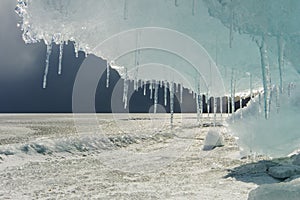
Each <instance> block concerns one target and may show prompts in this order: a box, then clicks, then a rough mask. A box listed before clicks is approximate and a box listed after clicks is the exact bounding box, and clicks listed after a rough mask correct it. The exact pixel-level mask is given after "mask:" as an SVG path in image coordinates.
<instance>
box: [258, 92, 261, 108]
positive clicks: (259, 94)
mask: <svg viewBox="0 0 300 200" xmlns="http://www.w3.org/2000/svg"><path fill="white" fill-rule="evenodd" d="M258 112H259V113H261V93H260V92H258Z"/></svg>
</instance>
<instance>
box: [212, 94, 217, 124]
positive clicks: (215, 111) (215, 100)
mask: <svg viewBox="0 0 300 200" xmlns="http://www.w3.org/2000/svg"><path fill="white" fill-rule="evenodd" d="M213 100H214V127H216V122H217V99H216V97H213Z"/></svg>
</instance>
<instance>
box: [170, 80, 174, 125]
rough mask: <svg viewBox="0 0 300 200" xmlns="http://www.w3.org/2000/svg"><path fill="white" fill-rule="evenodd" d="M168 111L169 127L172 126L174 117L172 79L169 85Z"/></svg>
mask: <svg viewBox="0 0 300 200" xmlns="http://www.w3.org/2000/svg"><path fill="white" fill-rule="evenodd" d="M169 89H170V113H171V118H170V122H171V128H173V117H174V83H173V81H172V82H171V85H170V88H169Z"/></svg>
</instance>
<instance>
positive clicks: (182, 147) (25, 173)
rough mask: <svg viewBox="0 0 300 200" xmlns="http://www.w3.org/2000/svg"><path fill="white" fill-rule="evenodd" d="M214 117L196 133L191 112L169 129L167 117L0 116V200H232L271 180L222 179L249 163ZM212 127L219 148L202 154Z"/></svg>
mask: <svg viewBox="0 0 300 200" xmlns="http://www.w3.org/2000/svg"><path fill="white" fill-rule="evenodd" d="M218 117H219V118H217V121H216V127H213V123H214V120H213V115H211V116H206V118H205V120H204V121H203V124H204V125H203V126H202V127H199V126H196V125H195V124H196V116H195V114H175V116H174V126H173V129H171V128H170V124H169V115H167V114H94V115H93V114H80V115H75V116H74V115H73V114H2V115H0V199H220V200H221V199H222V200H223V199H230V200H234V199H236V200H240V199H247V198H248V194H249V192H250V191H251V190H252V189H254V188H256V187H257V186H258V185H259V184H261V183H260V182H259V181H258V180H260V181H261V182H263V183H276V182H278V181H276V180H275V179H273V178H271V177H269V176H267V175H266V174H264V173H256V175H255V176H253V173H252V174H251V173H250V174H249V173H246V172H245V173H244V176H243V178H244V179H239V178H236V177H232V176H228V175H229V173H230V172H232V171H234V169H236V168H238V167H240V166H243V165H245V166H247V163H250V162H252V161H254V160H253V159H240V154H239V149H238V147H237V145H236V142H235V139H234V138H233V137H231V136H230V135H229V134H228V133H227V129H226V126H224V122H223V120H222V119H221V118H220V116H218ZM93 122H96V124H92V123H93ZM213 129H215V130H216V131H218V132H220V133H221V134H222V135H223V136H224V143H225V144H224V146H223V147H217V148H214V149H213V150H211V151H204V150H202V148H203V145H204V141H205V138H206V134H207V132H208V131H209V130H213ZM256 159H262V158H256ZM246 168H247V167H246ZM250 168H251V166H250ZM252 168H253V169H254V168H255V167H253V166H252ZM242 170H243V169H240V171H239V173H240V174H242V173H243V172H242ZM258 170H259V169H258ZM248 171H249V170H248ZM250 171H251V170H250ZM255 179H257V180H255Z"/></svg>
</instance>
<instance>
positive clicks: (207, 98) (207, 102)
mask: <svg viewBox="0 0 300 200" xmlns="http://www.w3.org/2000/svg"><path fill="white" fill-rule="evenodd" d="M206 106H207V116H208V117H209V114H210V98H209V97H208V92H207V93H206Z"/></svg>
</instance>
